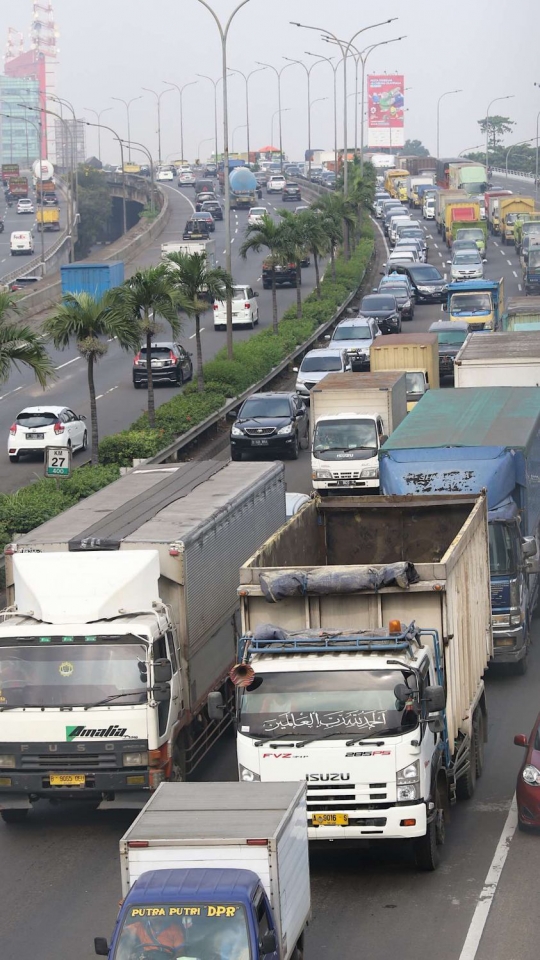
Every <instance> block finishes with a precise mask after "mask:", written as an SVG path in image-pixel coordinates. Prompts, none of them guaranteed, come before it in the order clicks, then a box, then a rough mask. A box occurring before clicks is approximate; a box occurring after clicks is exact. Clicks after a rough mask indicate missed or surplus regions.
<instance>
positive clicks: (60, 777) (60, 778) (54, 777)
mask: <svg viewBox="0 0 540 960" xmlns="http://www.w3.org/2000/svg"><path fill="white" fill-rule="evenodd" d="M50 782H51V787H84V785H85V783H86V777H85V775H84V773H51V775H50Z"/></svg>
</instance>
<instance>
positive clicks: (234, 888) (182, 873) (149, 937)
mask: <svg viewBox="0 0 540 960" xmlns="http://www.w3.org/2000/svg"><path fill="white" fill-rule="evenodd" d="M95 950H96V953H97V954H98V956H106V957H108V958H109V960H142V958H148V956H151V957H152V958H153V960H162V958H163V960H165V958H172V960H177V958H184V957H189V958H190V960H191V958H196V960H217V958H219V960H250V958H251V960H263V958H265V960H279V950H278V936H277V930H276V925H275V920H274V915H273V912H272V909H271V907H270V903H269V901H268V897H267V896H266V893H265V891H264V888H263V886H262V883H261V881H260V879H259V877H258V875H257V874H256V873H254V872H253V871H252V870H232V869H225V870H220V869H212V870H199V869H188V870H150V871H148V872H147V873H143V874H142V875H141V876H140V877H139V879H138V880H136V881H135V883H134V884H133V886H132V887H131V889H130V891H129V893H128V895H127V897H126V899H125V900H124V901H123V903H122V905H121V907H120V911H119V913H118V918H117V921H116V926H115V929H114V933H113V936H112V940H111V944H110V946H109V945H108V944H107V942H106V940H105V939H104V938H101V937H97V938H96V940H95Z"/></svg>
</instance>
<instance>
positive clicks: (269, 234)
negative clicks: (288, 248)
mask: <svg viewBox="0 0 540 960" xmlns="http://www.w3.org/2000/svg"><path fill="white" fill-rule="evenodd" d="M261 247H266V249H267V250H268V251H269V253H270V260H271V262H272V265H273V266H274V265H275V264H276V263H279V262H280V260H281V259H282V258H283V252H282V251H283V225H282V224H281V223H276V222H275V220H272V217H270V216H269V215H268V214H267V213H265V214H264V216H263V217H262V219H261V223H250V224H248V225H247V227H246V239H245V240H244V242H243V244H242V246H241V247H240V256H241V257H243V258H244V260H245V259H246V257H247V255H248V252H249V251H250V250H254V251H255V253H259V251H260V249H261ZM272 330H273V332H274V333H277V332H278V312H277V295H276V277H275V274H274V270H272Z"/></svg>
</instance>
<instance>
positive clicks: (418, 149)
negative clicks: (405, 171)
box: [399, 140, 429, 157]
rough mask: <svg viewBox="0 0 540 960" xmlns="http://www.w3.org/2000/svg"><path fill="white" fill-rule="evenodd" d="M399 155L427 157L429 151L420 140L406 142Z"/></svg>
mask: <svg viewBox="0 0 540 960" xmlns="http://www.w3.org/2000/svg"><path fill="white" fill-rule="evenodd" d="M399 153H400V154H402V155H403V156H404V157H429V150H428V149H427V147H425V146H424V144H423V143H422V141H421V140H406V141H405V143H404V145H403V149H402V150H400V151H399Z"/></svg>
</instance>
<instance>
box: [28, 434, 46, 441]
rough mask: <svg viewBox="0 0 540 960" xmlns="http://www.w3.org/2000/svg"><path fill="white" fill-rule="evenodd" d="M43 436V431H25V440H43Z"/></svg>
mask: <svg viewBox="0 0 540 960" xmlns="http://www.w3.org/2000/svg"><path fill="white" fill-rule="evenodd" d="M44 437H45V434H44V433H27V434H26V439H27V440H43V439H44Z"/></svg>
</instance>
